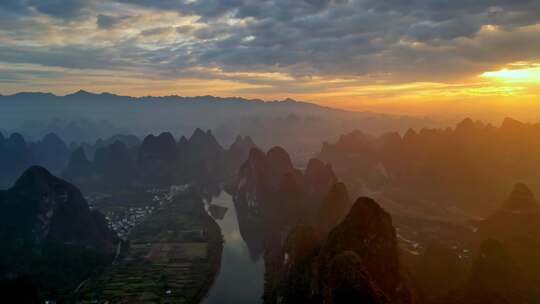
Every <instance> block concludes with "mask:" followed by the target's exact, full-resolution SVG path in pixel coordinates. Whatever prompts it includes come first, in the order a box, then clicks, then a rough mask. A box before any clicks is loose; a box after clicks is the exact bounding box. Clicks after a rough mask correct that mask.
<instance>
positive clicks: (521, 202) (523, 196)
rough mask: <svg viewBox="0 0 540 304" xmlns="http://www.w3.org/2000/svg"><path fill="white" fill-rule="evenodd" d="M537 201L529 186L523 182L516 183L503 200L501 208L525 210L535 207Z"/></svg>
mask: <svg viewBox="0 0 540 304" xmlns="http://www.w3.org/2000/svg"><path fill="white" fill-rule="evenodd" d="M537 207H538V203H537V202H536V198H535V197H534V194H533V193H532V192H531V190H530V189H529V187H527V185H525V184H523V183H517V184H516V185H515V186H514V189H513V190H512V192H511V193H510V196H509V197H508V198H507V199H506V200H505V201H504V204H503V208H506V209H510V210H526V209H532V208H537Z"/></svg>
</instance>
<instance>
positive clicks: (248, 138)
mask: <svg viewBox="0 0 540 304" xmlns="http://www.w3.org/2000/svg"><path fill="white" fill-rule="evenodd" d="M244 144H246V145H250V146H255V142H254V141H253V139H251V136H245V137H244Z"/></svg>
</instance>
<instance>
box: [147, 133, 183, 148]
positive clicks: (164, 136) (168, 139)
mask: <svg viewBox="0 0 540 304" xmlns="http://www.w3.org/2000/svg"><path fill="white" fill-rule="evenodd" d="M171 144H172V145H176V142H175V140H174V137H173V136H172V134H171V133H169V132H164V133H161V134H160V135H158V136H154V135H153V134H150V135H148V136H146V137H145V138H144V141H143V143H142V146H163V145H167V146H170V145H171Z"/></svg>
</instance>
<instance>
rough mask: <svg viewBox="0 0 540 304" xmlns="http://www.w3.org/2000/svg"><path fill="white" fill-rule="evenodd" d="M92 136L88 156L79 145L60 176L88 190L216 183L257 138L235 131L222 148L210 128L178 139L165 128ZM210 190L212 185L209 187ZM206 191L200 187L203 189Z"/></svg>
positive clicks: (226, 176)
mask: <svg viewBox="0 0 540 304" xmlns="http://www.w3.org/2000/svg"><path fill="white" fill-rule="evenodd" d="M113 138H114V139H116V140H115V141H114V142H112V143H110V144H108V145H107V144H106V142H110V141H109V140H106V141H100V142H96V144H95V145H94V146H93V147H92V148H95V152H94V157H93V159H90V157H88V155H87V153H86V152H85V150H86V149H85V148H88V147H89V146H88V145H83V146H81V147H79V148H78V149H76V150H75V151H74V152H73V153H72V154H71V157H70V160H69V162H68V165H67V166H66V168H65V170H64V171H63V172H64V173H63V176H64V177H65V178H66V179H67V180H70V181H72V182H73V183H75V184H76V185H78V186H80V187H82V188H83V189H87V190H101V191H104V190H106V191H113V192H114V191H120V190H126V189H131V190H133V189H141V188H142V189H147V188H152V187H158V188H168V187H169V186H171V185H183V184H191V185H193V186H200V187H202V188H205V189H204V190H205V191H208V190H210V189H214V188H216V187H218V185H219V184H220V183H222V182H224V181H226V180H227V179H229V178H230V177H232V176H235V174H236V171H237V170H238V166H239V162H240V160H245V159H247V157H248V154H249V151H250V149H252V148H253V147H255V144H254V143H253V141H252V140H251V139H250V138H249V137H245V138H244V137H242V136H238V137H237V139H236V141H235V142H234V143H233V144H232V145H231V146H230V148H229V149H225V148H223V147H222V146H221V145H220V144H219V143H218V141H217V140H216V138H215V137H214V135H213V134H212V132H211V131H210V130H208V131H206V132H205V131H202V130H201V129H196V130H195V131H194V132H193V134H192V135H191V136H190V137H189V139H188V138H186V137H184V136H182V137H181V138H180V140H178V141H176V140H175V138H174V137H173V135H172V134H171V133H169V132H165V133H161V134H159V135H157V136H155V135H152V134H151V135H148V136H146V137H145V138H144V140H143V141H142V142H141V143H140V144H137V141H136V140H135V139H136V137H131V136H114V137H112V138H111V139H113ZM212 191H214V190H212ZM203 192H204V191H203Z"/></svg>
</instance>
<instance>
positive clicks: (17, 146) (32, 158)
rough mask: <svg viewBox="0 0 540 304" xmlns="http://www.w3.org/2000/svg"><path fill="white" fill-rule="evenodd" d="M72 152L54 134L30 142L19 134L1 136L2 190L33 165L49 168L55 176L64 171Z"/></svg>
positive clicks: (0, 164) (0, 180)
mask: <svg viewBox="0 0 540 304" xmlns="http://www.w3.org/2000/svg"><path fill="white" fill-rule="evenodd" d="M70 154H71V151H70V150H69V148H68V147H67V145H66V143H65V142H64V141H63V140H62V139H61V138H60V137H58V135H56V134H54V133H50V134H47V135H46V136H45V137H43V138H42V139H41V140H39V141H36V142H28V141H26V139H25V138H24V137H23V136H22V135H21V134H18V133H13V134H11V135H10V136H9V137H8V138H4V137H3V135H2V136H0V189H3V188H7V187H9V186H11V185H12V184H13V183H14V182H15V180H16V179H17V178H18V177H19V176H20V175H21V174H22V173H23V172H24V171H25V170H26V169H28V167H30V166H32V165H39V166H42V167H45V168H47V169H48V170H49V171H51V172H53V173H54V174H58V173H60V172H61V171H62V170H64V168H65V166H66V164H67V162H68V160H69V157H70Z"/></svg>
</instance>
